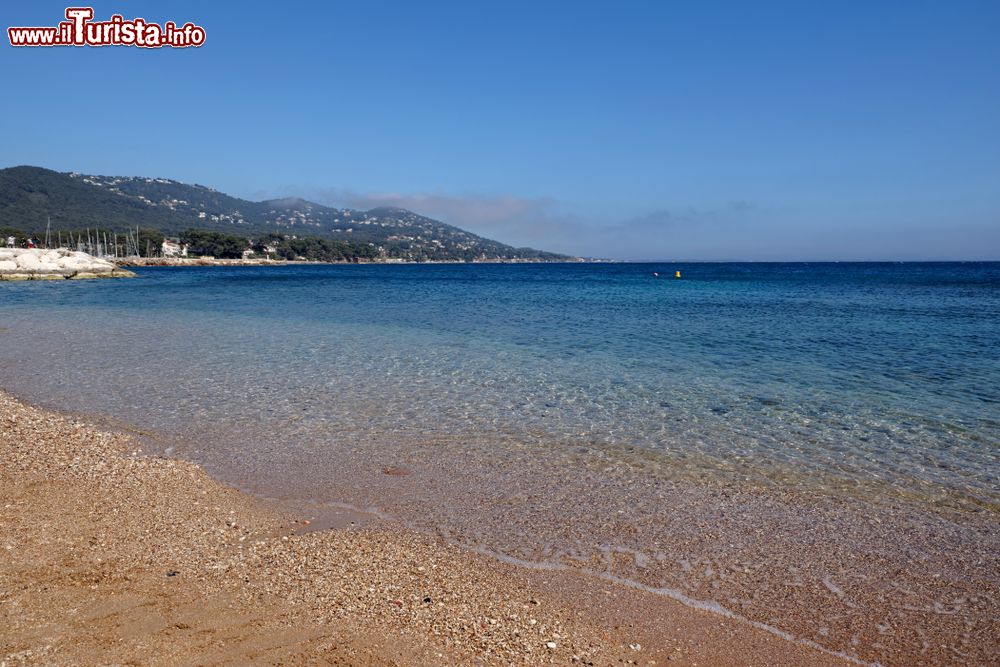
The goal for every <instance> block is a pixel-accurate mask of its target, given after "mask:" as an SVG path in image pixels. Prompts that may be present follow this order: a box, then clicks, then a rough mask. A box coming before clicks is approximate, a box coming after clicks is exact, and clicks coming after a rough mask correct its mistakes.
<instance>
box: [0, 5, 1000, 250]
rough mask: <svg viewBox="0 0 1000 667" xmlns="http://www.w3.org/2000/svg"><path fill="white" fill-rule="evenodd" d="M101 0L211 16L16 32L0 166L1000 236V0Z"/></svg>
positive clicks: (2, 105)
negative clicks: (169, 30) (152, 31)
mask: <svg viewBox="0 0 1000 667" xmlns="http://www.w3.org/2000/svg"><path fill="white" fill-rule="evenodd" d="M93 6H94V9H95V13H96V16H97V18H99V19H106V18H108V17H110V15H111V14H113V13H121V14H124V15H125V17H126V18H133V17H135V16H141V17H143V18H146V19H147V20H149V21H154V22H158V23H162V22H164V21H167V20H174V21H176V22H178V23H183V22H185V21H193V22H195V23H197V24H199V25H202V26H204V27H205V28H206V30H207V42H206V44H205V46H203V47H202V48H200V49H189V50H168V49H163V50H142V49H136V48H126V47H112V48H101V49H98V48H57V49H50V50H45V49H19V50H17V49H13V48H11V47H10V46H9V45H8V44H7V41H6V35H4V40H3V42H4V43H3V46H2V47H0V71H2V72H3V79H2V82H3V93H2V94H0V129H2V142H0V166H12V165H16V164H33V165H40V166H45V167H49V168H52V169H57V170H61V171H70V170H73V171H81V172H87V173H99V174H116V175H147V176H163V177H169V178H175V179H178V180H182V181H188V182H197V183H202V184H205V185H209V186H212V187H215V188H217V189H219V190H223V191H225V192H228V193H231V194H235V195H238V196H243V197H248V198H253V199H260V198H267V197H276V196H287V195H293V194H294V195H301V196H304V197H307V198H311V199H314V200H317V201H321V202H323V203H327V204H336V205H348V206H354V207H369V206H373V205H376V204H383V203H389V204H396V205H400V206H405V207H408V208H412V209H414V210H416V211H418V212H420V213H424V214H427V215H431V216H434V217H438V218H441V219H444V220H447V221H448V222H451V223H453V224H456V225H459V226H462V227H465V228H467V229H471V230H473V231H476V232H479V233H481V234H484V235H486V236H490V237H493V238H496V239H498V240H501V241H505V242H508V243H514V244H517V245H532V246H535V247H542V248H546V249H550V250H555V251H562V252H569V253H576V254H586V255H596V256H612V257H618V258H626V259H642V258H650V259H730V258H731V259H750V260H756V259H760V260H771V259H792V260H798V259H802V260H810V259H1000V2H996V1H984V2H963V1H961V0H957V1H948V2H943V1H935V2H920V1H916V0H915V1H912V2H904V1H903V0H899V1H898V2H878V1H869V2H836V3H812V2H787V3H778V2H774V3H763V2H761V3H748V2H730V3H723V2H694V1H692V2H686V3H679V2H619V3H611V2H601V3H593V2H584V1H577V2H560V3H555V2H538V1H534V2H511V1H508V2H502V3H500V2H498V3H489V4H487V3H479V2H469V1H468V0H465V1H463V2H434V1H423V2H414V1H412V0H410V1H407V2H391V3H389V2H367V1H366V2H356V1H352V2H344V1H342V0H327V1H325V2H314V3H310V2H284V3H276V2H271V3H258V2H241V3H214V2H211V3H209V2H169V3H168V2H145V1H139V0H131V1H129V2H121V1H118V2H111V1H95V3H94V4H93ZM65 7H66V3H65V2H50V1H48V0H32V1H30V2H5V3H4V4H3V7H2V9H0V17H2V19H3V27H4V28H6V27H8V26H10V25H55V24H56V23H57V22H58V21H59V19H60V18H61V17H62V14H63V10H64V8H65ZM237 8H239V9H240V11H237Z"/></svg>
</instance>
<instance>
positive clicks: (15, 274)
mask: <svg viewBox="0 0 1000 667" xmlns="http://www.w3.org/2000/svg"><path fill="white" fill-rule="evenodd" d="M134 275H135V274H134V273H132V272H131V271H127V270H125V269H122V268H120V267H118V266H116V265H115V264H114V263H112V262H109V261H108V260H106V259H100V258H98V257H94V256H93V255H88V254H87V253H85V252H77V251H74V250H67V249H65V248H58V249H56V250H42V249H39V248H0V280H66V279H71V280H80V279H84V278H128V277H132V276H134Z"/></svg>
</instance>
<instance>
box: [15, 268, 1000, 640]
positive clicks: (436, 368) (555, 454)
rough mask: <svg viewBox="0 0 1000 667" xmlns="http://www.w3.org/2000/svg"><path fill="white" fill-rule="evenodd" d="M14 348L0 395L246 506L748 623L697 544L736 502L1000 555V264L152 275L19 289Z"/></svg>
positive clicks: (821, 628)
mask: <svg viewBox="0 0 1000 667" xmlns="http://www.w3.org/2000/svg"><path fill="white" fill-rule="evenodd" d="M675 270H680V271H682V275H683V276H684V277H683V278H682V279H681V280H676V279H674V278H672V277H667V276H672V275H673V272H674V271H675ZM653 271H658V272H660V274H661V275H662V276H664V277H661V278H654V277H653V276H652V272H653ZM0 327H4V328H5V331H4V332H3V333H2V334H0V379H2V382H3V386H4V387H5V388H7V389H10V390H12V391H14V392H15V393H18V394H19V395H22V396H24V397H26V398H28V399H30V400H35V401H37V402H40V403H43V404H46V405H51V406H53V407H59V408H68V409H75V410H82V411H87V412H94V413H100V414H104V415H110V416H114V417H116V418H119V419H122V420H125V421H128V422H131V423H135V424H137V425H140V426H143V427H147V428H152V429H155V430H156V431H157V432H159V433H160V434H162V435H164V436H167V437H169V438H172V440H171V443H172V444H171V445H170V446H171V447H173V448H174V449H172V450H171V451H176V452H177V453H180V454H182V455H185V456H189V457H191V458H194V459H196V460H199V461H200V462H202V463H204V464H205V465H206V466H208V467H209V468H210V469H212V470H213V471H215V472H216V473H217V474H219V475H220V476H222V477H224V478H226V479H228V480H229V481H232V482H234V483H238V484H240V485H242V486H244V487H246V488H248V489H251V490H255V491H257V492H259V493H266V494H268V495H272V496H278V497H283V498H289V499H298V500H300V501H311V502H319V503H322V502H328V501H337V502H346V503H350V504H352V505H356V506H361V507H373V508H378V509H379V510H381V511H387V512H389V513H391V514H394V515H397V516H400V517H401V518H403V519H407V520H410V521H411V522H412V523H414V524H419V525H420V526H422V527H423V528H426V529H430V530H438V531H440V532H442V533H443V534H446V535H448V536H450V537H452V538H454V539H456V540H457V541H461V542H464V543H468V544H470V545H472V546H476V547H480V548H487V549H489V550H491V551H495V552H499V553H503V554H508V555H512V556H516V557H518V558H525V559H527V560H560V559H562V560H567V559H577V560H578V561H580V562H589V561H588V559H590V561H593V560H594V559H598V560H601V559H603V560H602V562H604V563H605V565H603V566H601V567H605V569H606V570H607V571H608V572H611V573H612V574H614V575H615V576H625V577H627V578H630V579H634V580H636V581H642V582H643V583H644V584H645V585H653V586H664V587H670V588H671V589H677V590H682V591H684V592H685V594H693V595H697V596H699V597H700V598H706V599H721V598H725V597H726V596H729V597H733V596H735V598H734V599H742V598H740V597H739V595H738V594H735V593H733V594H730V593H728V592H727V593H720V592H719V591H721V590H722V589H724V588H725V585H726V584H723V585H722V588H719V586H716V587H715V588H713V587H712V585H711V583H706V582H705V581H703V580H702V579H699V578H698V577H695V576H694V575H693V574H692V565H691V563H692V562H694V561H697V559H698V558H702V557H704V558H708V559H710V560H711V559H717V558H719V556H718V549H717V548H716V547H713V549H714V552H713V551H712V550H711V549H706V550H705V552H704V553H694V552H696V551H697V549H696V547H695V546H693V542H692V543H688V542H687V541H685V540H688V539H689V538H690V539H694V538H693V536H694V535H695V534H696V533H697V530H696V529H695V528H691V529H690V530H688V529H687V528H685V527H684V526H688V524H691V525H694V526H697V525H698V524H699V522H701V521H706V520H708V519H709V518H710V516H709V515H710V512H709V511H708V510H707V509H705V508H709V507H712V508H715V509H713V510H712V511H713V512H716V510H718V512H723V510H724V509H726V508H728V509H732V507H733V506H732V505H731V504H730V505H726V506H725V507H723V505H719V506H718V507H716V505H713V504H712V503H715V502H722V501H720V500H719V496H718V494H719V493H722V491H721V490H723V489H724V490H725V493H726V494H734V493H735V494H742V493H751V494H756V495H754V496H753V500H752V501H751V500H749V499H744V501H742V505H740V507H742V508H743V509H746V508H750V509H749V510H747V511H748V512H750V514H751V515H752V516H751V517H750V519H747V520H746V521H744V522H743V525H747V521H749V522H750V523H753V522H754V521H756V522H758V523H761V525H763V524H764V523H766V522H767V521H771V522H775V521H781V522H784V523H785V524H786V525H787V524H788V522H789V521H791V519H789V518H788V517H785V516H784V515H781V516H779V515H780V514H781V512H782V511H784V510H781V509H780V508H777V507H778V506H777V505H774V506H772V504H770V503H772V502H775V501H774V497H773V494H787V493H789V492H794V493H796V494H798V496H797V498H799V500H797V501H796V502H806V501H803V500H801V499H802V498H805V499H807V500H808V503H813V504H817V503H818V505H817V506H819V507H820V509H821V510H822V515H823V516H824V517H827V518H828V519H829V520H830V521H834V522H835V521H836V517H837V516H844V515H845V513H846V512H848V511H850V512H854V513H855V515H857V513H858V512H860V513H862V514H864V513H865V512H869V513H871V515H872V516H874V515H876V514H878V515H880V516H886V515H885V512H886V511H887V510H885V509H884V508H886V507H888V508H890V510H889V511H890V514H892V515H904V514H905V516H906V518H905V521H906V522H912V523H908V524H907V526H908V528H907V529H906V530H908V531H909V533H908V534H910V535H911V536H912V535H917V534H918V533H920V531H922V530H924V531H931V532H930V533H928V534H931V533H933V534H931V537H930V538H929V539H937V538H940V539H941V540H944V542H942V543H947V544H950V545H952V546H954V545H957V544H964V545H966V546H965V547H964V548H968V545H969V544H972V545H973V546H972V548H973V550H974V551H975V549H987V548H992V545H993V543H992V542H989V543H984V542H982V541H981V540H983V539H986V540H987V541H988V540H989V539H992V537H995V534H994V533H995V531H991V530H990V529H989V526H994V527H995V525H996V524H995V523H990V522H992V518H991V517H994V516H995V513H996V510H997V505H998V502H1000V448H998V444H1000V354H998V352H997V350H998V349H1000V264H996V263H987V264H983V263H956V264H655V265H654V264H650V265H636V264H604V265H470V266H466V265H434V266H431V265H423V266H292V267H266V268H255V267H234V268H185V269H155V268H149V269H141V270H139V278H137V279H134V280H120V281H81V282H73V283H65V284H64V283H59V284H52V283H45V282H39V283H26V284H3V283H0ZM164 446H166V445H164ZM389 465H392V466H402V467H405V468H407V469H408V470H410V471H412V474H411V475H409V476H406V477H404V478H398V477H396V476H392V477H389V476H385V475H381V474H380V471H381V469H382V468H383V467H384V466H389ZM392 485H395V486H392ZM682 486H683V489H682V488H681V487H682ZM570 490H572V493H570ZM671 494H673V495H671ZM699 494H702V495H699ZM706 494H707V495H706ZM768 494H772V495H771V496H768ZM703 496H704V497H703ZM696 497H697V499H698V500H697V502H694V498H696ZM726 497H727V498H728V497H730V496H726ZM678 498H684V499H686V500H678ZM762 498H764V499H765V500H761V499H762ZM768 498H770V499H768ZM581 500H583V501H584V502H583V503H581ZM726 502H729V501H726ZM760 503H764V505H761V504H760ZM581 504H582V505H583V506H584V507H581ZM668 504H669V507H672V508H677V507H682V508H685V509H683V511H680V510H678V512H680V513H681V514H683V513H684V512H688V514H685V516H686V519H685V521H686V523H685V524H684V526H680V525H679V524H678V525H674V524H671V519H669V518H665V517H664V509H665V507H667V506H668ZM779 504H780V503H779ZM848 506H849V507H850V509H849V510H848V509H844V508H845V507H848ZM699 507H700V508H702V510H704V511H700V513H699V510H698V509H697V508H699ZM720 507H722V508H723V509H719V508H720ZM781 507H787V503H785V504H784V505H781ZM838 508H839V509H838ZM727 511H728V510H727ZM718 512H716V514H718ZM723 513H725V512H723ZM713 516H715V519H714V520H715V521H716V522H718V516H716V515H713ZM609 517H610V518H609ZM942 517H944V518H942ZM984 517H985V519H984ZM899 521H900V522H902V521H903V519H899ZM938 521H946V522H951V523H948V524H947V525H945V524H938V523H936V522H938ZM966 521H976V522H982V521H986V522H987V523H986V524H983V525H986V528H985V529H982V528H981V525H980V524H976V525H977V526H980V528H977V529H976V530H973V531H972V533H968V534H966V533H963V532H962V531H963V530H966V528H963V527H962V526H965V523H963V522H966ZM955 522H958V523H955ZM539 524H542V525H545V526H550V527H551V526H553V525H554V524H555V525H558V526H561V527H560V528H559V529H546V530H542V529H539V528H538V525H539ZM902 525H903V524H902V523H900V524H899V526H898V528H899V530H900V531H902V530H903V528H902ZM914 525H917V526H919V527H920V528H919V529H914V528H913V526H914ZM935 526H936V527H935ZM955 526H959V528H955ZM733 530H735V529H733ZM969 530H971V529H969ZM831 531H833V528H831ZM914 531H916V532H914ZM934 531H938V532H936V533H935V532H934ZM956 531H957V532H956ZM977 531H978V532H977ZM841 532H843V531H841ZM883 532H884V531H883ZM890 532H891V531H890ZM973 533H974V535H973ZM670 535H673V536H675V537H677V539H676V540H675V542H676V544H675V546H674V547H673V548H672V549H666V548H664V547H663V546H662V541H663V539H665V537H664V536H670ZM984 535H985V537H984ZM925 537H926V535H925ZM682 538H683V539H682ZM856 539H865V538H864V536H861V535H859V536H856ZM977 540H979V541H977ZM890 541H891V540H890ZM655 545H658V546H655ZM786 547H787V545H786ZM786 547H783V548H784V549H785V550H786V551H787V550H788V549H789V548H791V547H787V548H786ZM755 549H757V547H752V545H744V549H743V552H742V555H741V556H740V558H743V559H744V560H746V559H749V558H750V556H749V554H751V553H754V554H757V553H758V551H755ZM930 552H933V549H930V550H929V556H933V555H934V554H933V553H930ZM618 553H625V554H632V556H629V564H628V566H627V567H625V569H624V570H619V569H616V568H617V567H618V566H617V565H615V564H614V562H612V561H614V558H615V556H614V554H618ZM609 554H610V555H609ZM757 557H758V560H759V562H760V563H765V564H768V563H769V564H770V565H771V566H773V565H774V563H773V562H772V561H769V560H768V559H769V558H771V556H769V555H768V553H767V550H766V549H763V550H759V554H758V556H757ZM658 558H659V560H658ZM734 558H735V559H736V560H739V558H736V557H735V556H734ZM751 560H752V559H751ZM772 560H773V559H772ZM930 561H933V558H930ZM607 563H611V564H610V565H608V564H607ZM651 563H652V564H654V565H655V564H656V563H661V564H662V567H660V568H659V569H657V568H656V567H653V566H652V565H650V564H651ZM668 565H669V567H668ZM941 567H945V566H943V565H942V566H941ZM977 567H978V569H977V572H980V573H982V569H983V566H982V565H980V566H977ZM654 570H655V573H653V572H654ZM713 571H718V568H715V569H714V570H713ZM956 572H958V571H957V570H956ZM828 574H829V570H824V573H818V574H817V575H816V580H817V581H819V582H820V583H821V584H822V586H823V587H825V589H826V590H827V593H830V592H831V591H832V590H833V589H834V588H835V589H836V590H841V589H842V588H843V586H834V587H833V588H831V587H830V586H827V585H826V584H823V583H822V582H823V581H824V580H823V578H822V577H823V576H827V575H828ZM939 574H940V572H939ZM953 574H954V576H959V574H955V573H953ZM992 574H995V573H992ZM865 576H868V575H865ZM994 579H995V577H994ZM991 581H992V579H991ZM817 587H818V588H819V586H817ZM721 601H724V600H721ZM733 604H736V603H733ZM739 605H742V606H748V605H749V608H748V609H746V610H744V611H745V612H746V613H747V615H748V616H751V617H755V618H756V617H758V616H755V615H754V611H753V608H752V604H749V603H747V604H746V605H744V604H743V602H740V603H739ZM739 605H738V606H739ZM730 606H731V605H730ZM980 611H981V610H980ZM976 613H979V612H976ZM764 620H766V621H768V622H774V623H775V624H776V625H778V626H780V627H786V625H787V623H786V624H785V625H782V623H784V621H781V620H780V619H778V620H776V619H775V618H773V617H766V618H764ZM824 623H826V624H825V625H824ZM814 625H815V627H814V628H813V627H811V626H810V627H811V629H808V630H803V631H802V634H804V635H809V636H811V637H813V638H815V639H817V640H819V641H823V642H826V641H827V638H830V639H829V642H832V643H834V644H835V645H837V644H836V642H835V641H834V639H833V638H835V637H836V631H831V629H830V627H829V625H830V624H829V623H828V622H827V621H823V620H819V621H817V622H816V623H815V624H814ZM810 632H814V633H815V634H814V635H810V634H809V633H810ZM849 640H850V637H846V638H845V639H844V640H843V641H849ZM838 641H839V640H838ZM841 648H842V647H841Z"/></svg>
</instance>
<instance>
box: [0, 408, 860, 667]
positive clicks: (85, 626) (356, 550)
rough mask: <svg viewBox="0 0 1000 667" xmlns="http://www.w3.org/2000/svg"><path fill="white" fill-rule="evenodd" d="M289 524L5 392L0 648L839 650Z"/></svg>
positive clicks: (479, 655)
mask: <svg viewBox="0 0 1000 667" xmlns="http://www.w3.org/2000/svg"><path fill="white" fill-rule="evenodd" d="M303 521H304V519H303V518H302V516H295V515H290V514H288V513H287V512H283V511H281V510H278V509H276V508H274V507H271V506H269V505H268V504H267V503H265V502H264V501H261V500H258V499H255V498H252V497H250V496H247V495H245V494H243V493H240V492H239V491H236V490H235V489H232V488H230V487H227V486H225V485H223V484H221V483H219V482H217V481H215V480H213V479H212V478H210V477H209V476H208V475H207V474H205V473H204V471H202V470H201V469H200V468H199V467H198V466H196V465H194V464H191V463H188V462H184V461H178V460H173V459H168V458H161V457H152V456H147V455H143V454H142V453H141V452H139V450H138V445H137V443H136V442H135V440H133V439H132V438H131V437H130V436H128V435H126V434H122V433H116V432H111V431H107V430H102V429H100V428H98V427H96V426H94V425H91V424H89V423H87V422H85V421H84V420H81V419H78V418H74V417H71V416H66V415H60V414H56V413H54V412H49V411H44V410H40V409H37V408H34V407H31V406H28V405H25V404H23V403H21V402H19V401H18V400H16V399H14V398H13V397H11V396H10V395H8V394H5V393H2V392H0V664H3V665H4V666H5V667H6V666H9V665H21V664H134V665H139V664H151V665H156V664H163V665H165V664H171V665H173V664H278V663H280V664H336V665H354V664H365V665H410V664H413V665H432V664H441V665H446V664H490V665H492V664H523V665H538V664H594V665H610V664H638V665H653V664H657V665H663V664H671V665H674V664H677V665H836V664H847V663H846V661H845V660H842V659H840V658H837V657H835V656H832V655H830V654H827V653H823V652H820V651H818V650H816V649H814V648H811V647H809V646H806V645H803V644H799V643H795V642H791V641H786V640H784V639H781V638H780V637H778V636H776V635H775V634H773V633H771V632H768V631H765V630H763V629H760V628H757V627H754V626H752V625H750V624H748V623H746V622H743V621H740V620H736V619H732V618H726V617H723V616H719V615H717V614H714V613H710V612H706V611H702V610H698V609H693V608H690V607H687V606H684V605H682V604H680V603H678V602H675V601H673V600H669V599H664V598H663V597H661V596H656V595H652V594H649V593H645V592H642V591H639V590H635V589H629V588H626V587H622V586H616V585H614V584H613V583H611V582H608V581H604V580H600V579H597V578H594V577H590V576H587V575H584V574H580V573H577V572H573V571H568V570H564V571H544V570H541V571H538V570H526V569H522V568H518V567H514V566H511V565H508V564H504V563H501V562H498V561H496V560H494V559H491V558H487V557H485V556H479V555H476V554H472V553H469V552H466V551H463V550H460V549H458V548H457V547H454V546H450V545H448V544H445V543H443V542H440V541H436V540H434V539H432V538H429V537H426V536H423V535H418V534H416V533H413V532H410V531H407V530H405V529H403V528H401V527H400V526H399V525H397V524H392V523H388V522H379V521H375V522H373V523H370V524H368V525H366V526H364V527H363V528H337V529H330V530H322V531H316V530H311V528H313V526H307V525H305V524H304V523H303Z"/></svg>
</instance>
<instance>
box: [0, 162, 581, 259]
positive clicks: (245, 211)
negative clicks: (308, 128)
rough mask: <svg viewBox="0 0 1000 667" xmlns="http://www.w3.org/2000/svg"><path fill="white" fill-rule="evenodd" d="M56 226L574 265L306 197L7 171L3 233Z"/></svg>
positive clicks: (401, 212) (0, 219) (0, 179)
mask: <svg viewBox="0 0 1000 667" xmlns="http://www.w3.org/2000/svg"><path fill="white" fill-rule="evenodd" d="M49 220H51V227H52V229H54V230H55V229H60V230H84V229H87V228H90V229H96V228H100V229H102V230H106V231H109V232H122V231H125V230H126V229H133V230H134V229H135V228H136V227H141V228H145V229H151V230H157V231H159V232H162V233H163V234H166V235H168V236H169V235H176V234H179V233H181V232H184V231H187V230H190V229H198V230H209V231H216V232H224V233H226V234H239V235H245V236H247V237H252V236H254V235H262V234H273V233H277V234H281V235H283V236H286V237H296V238H305V237H319V238H324V239H333V240H338V241H343V242H347V243H351V244H353V245H359V244H374V245H376V246H378V247H381V248H384V249H385V251H386V254H387V255H388V256H393V257H399V258H403V259H415V260H466V261H473V260H484V259H486V260H514V259H526V260H541V261H560V260H568V259H571V258H570V257H567V256H566V255H559V254H556V253H551V252H544V251H541V250H534V249H532V248H515V247H513V246H509V245H505V244H503V243H499V242H497V241H493V240H490V239H486V238H483V237H481V236H477V235H475V234H472V233H470V232H467V231H464V230H462V229H459V228H458V227H455V226H453V225H449V224H446V223H443V222H440V221H438V220H434V219H432V218H428V217H425V216H422V215H419V214H417V213H414V212H413V211H408V210H406V209H401V208H390V207H382V208H373V209H371V210H368V211H358V210H352V209H346V208H345V209H339V208H331V207H328V206H323V205H321V204H316V203H314V202H310V201H306V200H304V199H298V198H289V199H272V200H268V201H260V202H255V201H249V200H246V199H239V198H237V197H231V196H229V195H227V194H224V193H222V192H219V191H218V190H213V189H211V188H207V187H205V186H203V185H188V184H186V183H180V182H178V181H173V180H170V179H166V178H143V177H137V176H91V175H87V174H78V173H75V172H69V173H63V172H56V171H52V170H50V169H43V168H41V167H11V168H8V169H0V228H14V229H21V230H24V231H25V232H29V233H34V234H35V235H39V234H41V233H44V230H45V227H46V224H47V223H48V221H49Z"/></svg>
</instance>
